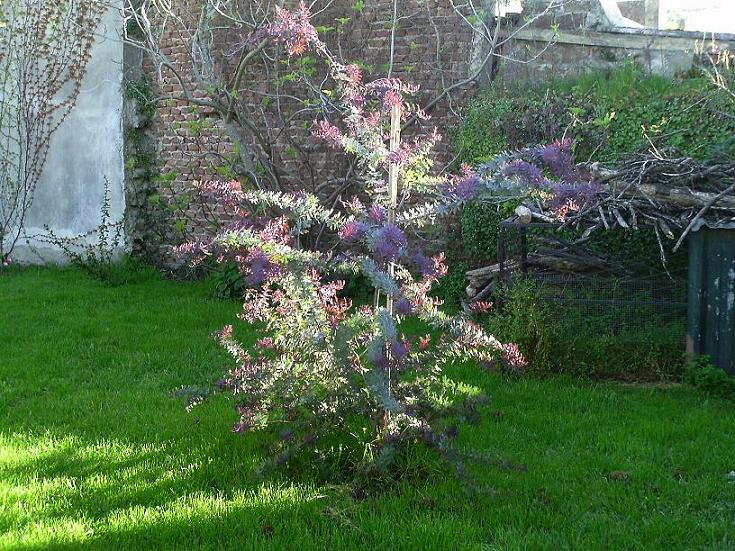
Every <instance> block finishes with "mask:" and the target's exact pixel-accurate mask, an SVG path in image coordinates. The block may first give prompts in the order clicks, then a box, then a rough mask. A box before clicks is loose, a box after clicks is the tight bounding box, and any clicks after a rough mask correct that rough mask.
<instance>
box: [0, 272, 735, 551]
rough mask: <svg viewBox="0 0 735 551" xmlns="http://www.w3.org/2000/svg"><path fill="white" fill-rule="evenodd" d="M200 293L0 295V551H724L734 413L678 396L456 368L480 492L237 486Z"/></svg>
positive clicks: (59, 285) (10, 291)
mask: <svg viewBox="0 0 735 551" xmlns="http://www.w3.org/2000/svg"><path fill="white" fill-rule="evenodd" d="M207 297H208V295H207V289H206V287H204V286H203V285H201V284H195V283H172V282H163V281H155V280H150V281H145V282H141V283H137V284H131V285H126V286H122V287H117V288H107V287H104V286H102V285H100V284H99V283H97V282H95V281H93V280H90V279H87V278H85V277H84V276H82V275H81V274H80V273H78V272H75V271H73V270H69V271H54V270H35V269H33V270H25V271H18V272H15V273H11V274H10V275H5V276H0V548H3V549H33V548H44V549H49V548H51V549H72V548H79V547H90V548H99V549H173V548H177V549H178V548H182V549H185V548H196V549H200V548H232V549H254V548H255V549H287V548H295V547H298V548H300V549H317V548H318V549H376V548H377V549H387V548H391V549H540V548H554V549H556V548H578V549H643V548H645V549H661V548H667V549H682V548H687V549H697V548H699V549H702V548H709V549H732V548H733V546H735V485H734V484H731V483H729V482H728V480H727V478H726V473H727V472H729V471H731V470H734V469H735V454H733V450H735V432H734V431H733V427H735V410H734V409H733V407H732V402H725V401H719V400H714V399H707V398H704V397H702V396H700V395H698V394H695V393H694V392H693V391H692V390H690V389H689V388H687V387H682V386H669V387H655V386H643V387H641V386H621V385H614V384H592V383H579V382H574V381H571V380H567V379H545V380H535V379H524V378H521V379H517V380H508V379H504V378H503V377H500V376H497V375H492V374H488V373H486V372H482V371H478V370H475V369H472V368H470V367H463V368H457V369H456V370H454V371H453V372H452V376H453V377H454V378H456V379H460V380H463V381H465V382H467V383H469V384H472V385H475V386H478V387H481V388H483V389H484V390H485V391H486V392H487V393H488V394H490V395H491V396H492V398H493V402H492V404H491V405H490V406H488V408H487V412H486V413H487V415H486V420H485V421H483V423H482V424H481V425H479V426H474V427H468V428H467V429H466V430H465V431H464V432H463V435H462V439H463V440H464V441H465V442H471V443H473V444H474V445H475V446H476V447H478V448H481V449H487V450H490V451H492V452H494V453H497V454H498V456H499V457H500V458H501V459H502V460H503V462H502V463H501V462H499V463H496V464H493V465H489V466H484V467H478V468H477V469H476V474H477V476H478V477H479V478H480V479H481V480H482V481H483V482H485V483H486V484H488V485H489V486H491V487H492V488H493V489H494V491H493V492H487V493H482V494H480V495H468V494H466V493H465V492H464V489H463V487H462V485H461V484H460V483H458V482H456V481H455V480H454V479H453V478H452V477H451V476H448V474H447V473H448V471H447V473H438V474H437V475H434V476H430V477H428V478H427V479H426V480H422V481H420V482H416V481H414V482H413V483H408V482H405V483H402V484H400V485H398V487H396V488H395V489H393V490H391V491H389V492H386V493H383V494H380V495H378V496H373V497H369V498H367V499H361V500H358V499H355V498H353V497H351V494H350V493H349V492H347V491H345V490H344V489H342V488H337V487H325V486H318V485H316V484H314V483H310V482H308V481H288V480H285V479H281V478H278V477H275V478H270V479H267V480H265V481H263V480H257V479H255V478H254V477H253V476H252V474H251V473H252V468H253V466H254V465H255V464H256V463H257V462H258V457H259V456H260V455H259V454H260V453H261V452H260V447H259V446H258V445H257V442H255V441H254V439H253V438H252V437H249V436H244V437H243V436H238V435H234V434H232V433H231V432H230V431H229V423H230V421H231V420H233V419H234V413H233V412H232V411H231V408H230V405H229V404H228V403H227V401H226V399H224V397H222V398H219V399H216V400H214V401H213V402H211V403H209V404H207V405H205V406H203V407H201V408H198V409H196V410H194V412H193V413H186V412H185V411H184V410H183V407H182V403H181V402H180V400H178V399H174V398H172V397H171V392H172V390H174V389H176V388H177V387H180V386H182V385H189V384H197V383H198V384H202V383H205V382H207V381H210V380H212V379H213V378H215V377H216V376H217V375H219V374H220V373H221V372H222V370H223V367H224V365H225V363H226V357H225V356H224V355H223V354H222V353H221V352H220V351H219V350H218V349H217V347H216V346H215V345H214V343H213V342H212V341H211V340H210V339H209V338H208V335H209V334H210V333H211V332H212V331H214V330H216V329H218V328H219V327H220V326H221V325H223V324H224V323H226V322H228V321H231V320H232V318H233V315H234V314H235V312H236V311H237V305H235V304H232V303H226V302H216V301H213V300H210V299H208V298H207Z"/></svg>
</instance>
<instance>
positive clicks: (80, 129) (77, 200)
mask: <svg viewBox="0 0 735 551" xmlns="http://www.w3.org/2000/svg"><path fill="white" fill-rule="evenodd" d="M121 28H122V20H121V15H120V13H119V11H118V10H110V12H109V13H108V14H107V15H106V16H105V17H104V18H103V21H102V23H101V25H100V27H99V29H98V33H99V39H98V42H97V44H96V45H95V47H94V49H93V51H92V57H91V60H90V63H89V66H88V70H87V74H86V77H85V80H84V82H83V85H82V92H81V94H80V96H79V98H78V101H77V105H76V106H75V107H74V109H73V111H72V112H71V113H70V114H69V117H68V118H67V119H66V120H65V121H64V123H63V124H62V126H61V127H59V129H58V130H57V131H56V133H55V134H54V136H53V138H52V141H51V146H50V150H49V156H48V161H47V163H46V167H45V169H44V173H43V176H42V178H41V181H40V182H39V184H38V187H37V188H36V194H35V199H34V202H33V206H32V207H31V210H30V212H29V214H28V218H27V221H26V228H25V233H26V235H27V236H30V238H29V239H28V240H24V239H21V241H19V243H18V245H17V247H16V249H15V251H14V253H13V254H12V258H13V260H14V261H17V262H19V263H44V262H59V263H63V262H64V260H65V258H64V255H63V254H62V252H61V251H60V250H58V249H56V248H55V247H53V246H52V245H50V244H49V243H48V242H47V241H46V240H44V239H43V238H40V237H37V236H40V235H42V234H44V229H43V227H44V225H48V226H49V227H51V229H52V230H53V231H54V233H55V234H56V235H58V236H60V237H73V236H77V235H80V234H84V233H87V232H89V231H91V230H94V229H95V228H97V227H98V226H99V224H100V208H101V205H102V200H103V197H104V182H105V178H107V180H108V181H109V183H110V192H111V199H112V208H111V218H112V220H113V221H117V220H122V218H123V216H124V213H125V193H124V160H123V124H122V118H123V90H122V85H123V45H122V43H121V42H120V39H119V36H120V29H121ZM123 248H124V247H123ZM121 249H122V248H121ZM119 252H122V250H121V251H119Z"/></svg>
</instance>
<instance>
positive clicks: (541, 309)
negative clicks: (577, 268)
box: [485, 279, 685, 380]
mask: <svg viewBox="0 0 735 551" xmlns="http://www.w3.org/2000/svg"><path fill="white" fill-rule="evenodd" d="M548 296H549V292H548V290H547V289H546V288H545V287H544V285H543V284H541V283H539V282H536V281H533V280H531V279H527V280H522V281H519V282H517V283H516V284H514V285H512V286H509V287H506V288H505V289H504V291H503V292H502V293H501V296H500V299H501V300H500V304H499V305H497V306H496V308H495V309H494V311H493V312H492V313H491V314H490V315H489V316H488V318H487V320H486V322H485V323H486V325H487V328H488V331H492V332H494V334H496V335H498V336H499V337H500V338H503V339H510V340H512V341H513V342H516V343H517V344H518V346H519V347H520V349H521V351H522V352H523V354H524V357H525V358H526V359H527V361H528V369H529V371H530V372H535V373H538V374H550V373H566V374H571V375H574V376H590V377H595V378H611V377H612V378H620V379H630V380H654V379H655V380H658V379H667V380H675V379H678V378H680V377H681V373H682V368H683V358H684V338H683V335H684V333H685V327H684V322H683V321H676V320H673V321H672V320H666V319H659V318H656V317H655V316H651V315H650V313H648V315H647V316H646V315H641V316H640V318H639V321H638V322H636V323H628V324H622V325H621V324H620V323H616V320H615V319H614V317H613V316H612V315H609V316H605V315H586V314H585V313H584V312H580V310H579V305H578V304H577V303H576V302H573V303H571V304H564V303H563V302H558V301H554V302H550V301H549V300H548V299H547V297H548Z"/></svg>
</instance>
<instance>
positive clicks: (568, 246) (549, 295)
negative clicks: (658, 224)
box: [498, 222, 687, 339]
mask: <svg viewBox="0 0 735 551" xmlns="http://www.w3.org/2000/svg"><path fill="white" fill-rule="evenodd" d="M593 237H594V236H593ZM631 245H632V246H631ZM498 255H499V258H498V260H499V264H500V274H499V277H500V280H501V281H502V282H504V283H506V284H507V283H512V282H513V281H515V280H517V279H518V278H520V277H524V278H530V279H531V280H532V281H535V282H537V283H539V286H538V288H539V294H540V298H542V299H543V300H546V301H548V302H549V303H550V304H551V305H552V306H553V309H554V311H555V312H556V313H557V315H558V317H559V318H560V320H561V318H562V317H563V318H564V319H563V321H565V322H568V321H570V319H569V318H570V317H573V318H576V320H577V321H581V322H583V323H584V322H585V321H588V322H589V326H590V327H593V326H594V327H595V328H596V329H597V330H600V331H605V332H607V333H618V332H621V331H624V330H630V329H635V328H636V327H650V326H652V325H666V326H673V327H676V328H677V329H676V330H677V331H678V328H679V327H680V328H681V335H682V339H683V337H684V334H685V327H686V312H687V284H686V279H687V265H686V261H685V260H686V253H682V254H679V255H678V256H677V257H676V258H671V259H669V261H668V262H667V264H666V265H664V264H663V263H662V262H661V259H660V255H659V247H658V243H657V242H656V241H655V236H654V240H653V241H652V240H651V239H650V237H648V236H643V237H642V238H641V237H639V236H635V239H634V240H633V241H632V242H631V241H628V242H627V243H626V239H624V238H621V236H620V234H619V233H616V234H612V235H611V234H607V235H605V233H604V232H602V233H601V234H600V237H599V238H597V239H595V238H590V239H589V240H588V241H585V242H584V243H581V242H580V241H579V239H578V236H575V235H574V233H573V232H571V231H567V232H564V231H562V232H559V231H558V230H557V229H556V226H553V225H550V224H543V223H532V224H526V225H520V224H516V223H512V222H504V223H503V224H502V225H501V229H500V234H499V242H498ZM625 332H626V334H627V335H630V334H631V332H630V331H625ZM632 334H635V333H632Z"/></svg>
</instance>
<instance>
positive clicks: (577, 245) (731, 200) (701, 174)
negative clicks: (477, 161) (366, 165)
mask: <svg viewBox="0 0 735 551" xmlns="http://www.w3.org/2000/svg"><path fill="white" fill-rule="evenodd" d="M477 174H478V177H479V178H480V180H481V181H482V182H483V184H484V185H483V186H481V187H482V192H481V196H480V197H481V199H483V200H485V201H490V202H498V201H505V200H509V199H521V200H522V204H521V205H520V206H519V207H518V208H517V209H516V212H515V216H514V217H513V218H512V219H511V220H509V222H514V223H515V224H518V225H525V224H530V223H531V222H543V223H545V224H546V225H547V226H550V227H552V228H554V227H555V228H557V229H559V230H561V229H565V228H567V229H573V230H575V234H577V235H578V236H579V237H578V238H576V239H575V240H573V241H565V240H562V239H561V238H560V237H559V238H558V239H557V238H556V237H554V236H549V237H547V238H546V240H545V241H544V242H541V243H539V244H540V245H541V247H540V248H536V249H535V250H533V251H530V252H529V253H528V254H527V255H526V257H525V259H523V260H522V262H523V263H524V265H525V266H526V267H527V268H528V269H531V270H534V271H556V272H565V273H570V272H571V273H579V274H589V273H593V272H594V273H599V274H608V275H625V274H626V273H627V267H626V266H622V265H620V263H619V262H614V261H612V260H611V259H608V258H603V257H601V256H599V255H597V254H593V253H591V252H590V251H589V250H587V249H586V248H585V242H586V241H587V240H588V239H589V238H590V236H591V235H592V234H593V232H595V231H598V230H602V231H613V230H618V231H619V230H623V231H634V230H646V229H647V230H652V231H653V232H654V233H655V235H656V238H657V240H658V244H659V249H660V253H661V260H662V262H663V264H664V267H665V266H666V259H667V251H672V252H676V251H677V250H678V249H679V248H680V247H681V245H682V243H684V241H685V240H686V238H687V236H688V235H689V234H690V233H691V232H692V231H695V230H697V229H699V228H700V227H701V226H702V225H706V226H707V227H710V228H723V227H735V162H730V161H718V162H699V161H695V160H693V159H690V158H684V157H674V156H666V155H665V154H662V153H661V152H659V151H653V152H648V153H641V154H638V155H636V156H635V157H633V158H631V159H629V160H628V161H627V162H625V163H623V164H621V166H620V167H619V168H617V169H610V168H606V167H603V166H601V165H599V164H597V163H591V164H590V163H587V164H575V163H574V162H573V158H572V154H571V143H570V142H567V141H560V142H555V143H553V144H550V145H546V146H540V147H535V148H529V149H525V150H522V151H517V152H513V153H504V154H502V155H500V156H498V157H496V158H495V159H494V160H493V161H491V162H490V163H487V164H486V165H483V166H480V167H478V171H477ZM667 242H668V243H669V244H673V246H666V243H667ZM519 266H520V262H519V261H518V260H517V259H516V260H513V261H511V262H510V263H508V265H507V266H506V267H505V269H506V270H507V271H508V272H514V271H517V270H518V268H519ZM466 276H467V282H468V286H467V289H466V291H467V296H468V298H469V299H470V300H471V301H477V300H485V299H486V298H487V297H488V296H490V295H492V293H493V290H494V288H495V287H496V286H497V284H498V283H499V282H500V279H501V276H502V274H501V269H500V264H492V265H489V266H485V267H480V268H477V269H474V270H470V271H469V272H467V274H466Z"/></svg>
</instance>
